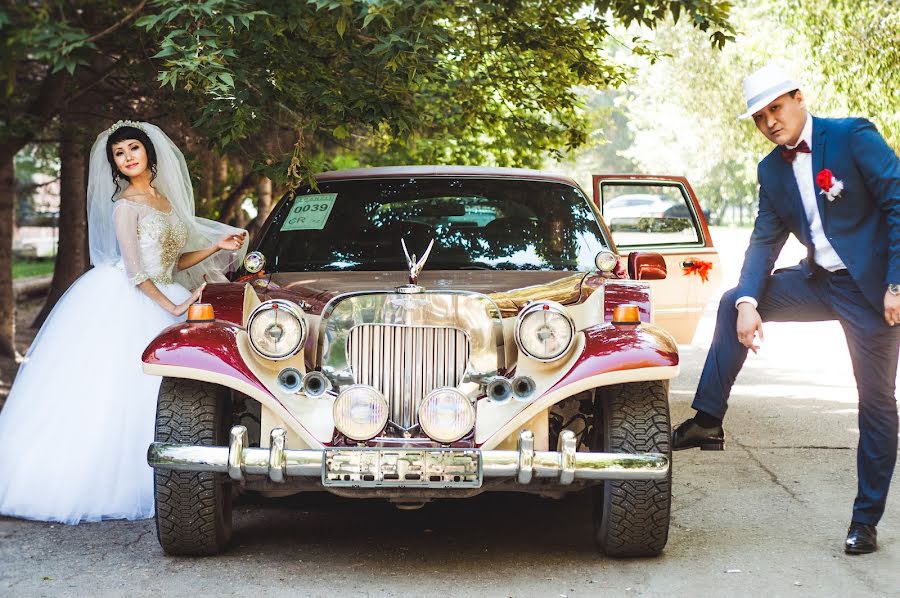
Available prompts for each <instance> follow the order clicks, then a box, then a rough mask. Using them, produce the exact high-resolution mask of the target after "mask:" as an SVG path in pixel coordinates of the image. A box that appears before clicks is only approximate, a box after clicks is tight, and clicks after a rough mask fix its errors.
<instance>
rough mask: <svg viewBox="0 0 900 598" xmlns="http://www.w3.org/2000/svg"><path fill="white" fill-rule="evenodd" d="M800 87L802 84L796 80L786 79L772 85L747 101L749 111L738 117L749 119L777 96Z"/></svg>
mask: <svg viewBox="0 0 900 598" xmlns="http://www.w3.org/2000/svg"><path fill="white" fill-rule="evenodd" d="M795 89H800V86H799V85H798V84H797V83H796V82H794V81H784V82H782V83H780V84H778V85H776V86H775V87H771V88H769V89H767V90H765V91H763V92H762V93H759V94H757V95H755V96H754V97H753V98H751V99H750V101H749V102H747V111H746V112H744V113H743V114H741V115H740V116H738V119H747V118H750V117H751V116H753V115H754V114H756V113H757V112H759V111H760V110H762V109H763V108H765V107H766V106H768V105H769V104H771V103H772V100H774V99H775V98H778V97H781V96H783V95H784V94H786V93H788V92H790V91H794V90H795Z"/></svg>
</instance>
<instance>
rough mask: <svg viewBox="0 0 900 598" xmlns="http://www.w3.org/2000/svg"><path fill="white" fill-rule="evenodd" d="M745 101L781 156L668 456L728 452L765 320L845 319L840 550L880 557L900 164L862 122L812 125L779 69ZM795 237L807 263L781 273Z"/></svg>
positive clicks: (889, 467)
mask: <svg viewBox="0 0 900 598" xmlns="http://www.w3.org/2000/svg"><path fill="white" fill-rule="evenodd" d="M744 95H745V96H746V100H747V112H746V113H745V114H743V115H742V116H741V118H748V117H753V121H754V122H755V123H756V128H758V129H759V131H760V132H761V133H762V134H763V135H765V137H766V138H767V139H768V140H769V141H771V142H772V143H774V144H775V145H776V146H777V147H775V149H773V150H772V152H771V153H769V155H767V156H766V157H765V158H763V160H762V161H761V162H760V163H759V167H758V177H759V212H758V215H757V217H756V223H755V224H754V226H753V234H752V235H751V237H750V246H749V247H748V248H747V253H746V255H745V257H744V266H743V268H742V269H741V276H740V280H739V282H738V286H737V287H736V288H734V289H732V290H730V291H728V292H727V293H725V294H724V296H723V297H722V301H721V303H720V304H719V311H718V315H717V319H716V330H715V333H714V335H713V341H712V345H711V346H710V349H709V354H708V355H707V358H706V365H705V366H704V367H703V373H702V375H701V376H700V383H699V385H698V387H697V393H696V395H695V396H694V403H693V407H694V409H696V410H697V414H696V415H695V416H694V417H693V418H692V419H689V420H687V421H685V422H684V423H682V424H681V425H680V426H678V427H677V428H676V429H675V431H674V433H673V438H672V448H673V449H674V450H682V449H687V448H695V447H700V449H701V450H722V449H723V448H724V446H725V433H724V431H723V429H722V418H723V417H724V416H725V410H726V409H727V407H728V396H729V394H730V393H731V387H732V385H733V384H734V380H735V378H736V377H737V375H738V372H740V370H741V367H742V366H743V363H744V360H745V359H746V357H747V351H748V350H750V351H753V352H754V353H755V352H756V350H757V349H758V348H759V347H758V346H757V345H756V342H755V341H756V338H755V337H756V334H759V338H760V339H761V338H762V337H763V331H762V322H763V321H781V322H784V321H792V322H801V321H802V322H811V321H820V320H837V321H839V322H840V323H841V326H842V327H843V329H844V334H845V335H846V338H847V346H848V348H849V349H850V359H851V361H852V363H853V372H854V375H855V376H856V386H857V389H858V391H859V447H858V449H857V476H858V491H857V495H856V501H855V502H854V505H853V517H852V520H851V523H850V529H849V531H848V533H847V540H846V542H845V544H844V549H845V551H846V552H847V553H851V554H862V553H868V552H872V551H874V550H875V549H876V547H877V544H876V531H875V526H876V525H877V524H878V521H879V519H881V515H882V514H883V513H884V506H885V501H886V499H887V493H888V487H889V486H890V483H891V475H892V474H893V471H894V462H895V461H896V457H897V427H898V426H897V401H896V398H895V396H894V381H895V378H896V374H897V356H898V347H900V326H898V325H897V324H900V160H898V158H897V155H896V154H895V153H894V152H893V150H891V148H890V147H888V145H887V143H885V141H884V139H883V138H882V137H881V135H880V134H879V133H878V131H877V130H876V129H875V127H874V126H873V125H872V123H870V122H869V121H867V120H865V119H862V118H844V119H830V118H829V119H826V118H816V117H812V116H810V115H809V113H808V112H807V109H806V103H805V102H804V99H803V93H802V92H801V91H800V90H799V85H798V84H797V83H795V82H794V81H793V80H791V78H790V77H789V76H788V75H787V73H785V72H784V71H782V70H781V69H778V68H776V67H772V66H767V67H764V68H762V69H760V70H758V71H756V72H755V73H753V74H752V75H750V76H749V77H747V78H746V79H745V80H744ZM789 233H793V234H794V235H795V236H796V237H797V238H798V239H799V240H800V242H801V243H803V245H805V246H806V250H807V257H806V259H804V260H803V261H801V262H800V264H799V265H797V266H794V267H791V268H786V269H783V270H778V271H776V272H774V273H773V272H772V266H773V264H774V263H775V260H776V258H777V257H778V254H779V253H780V251H781V248H782V246H783V245H784V242H785V240H786V239H787V237H788V234H789Z"/></svg>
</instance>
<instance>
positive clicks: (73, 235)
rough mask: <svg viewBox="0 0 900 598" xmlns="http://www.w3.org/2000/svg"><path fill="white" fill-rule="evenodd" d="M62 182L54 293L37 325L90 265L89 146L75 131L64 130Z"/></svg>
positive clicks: (61, 148) (35, 320)
mask: <svg viewBox="0 0 900 598" xmlns="http://www.w3.org/2000/svg"><path fill="white" fill-rule="evenodd" d="M59 159H60V164H61V169H60V185H59V195H60V198H59V244H58V245H57V253H56V267H55V268H54V270H53V282H51V283H50V294H49V295H48V296H47V302H46V303H44V307H43V309H41V312H40V313H39V314H38V315H37V317H36V318H35V319H34V322H33V323H32V324H31V325H32V326H33V327H35V328H37V327H38V326H40V325H41V324H43V323H44V320H46V319H47V316H48V315H49V314H50V310H52V309H53V306H54V305H56V302H57V301H59V298H60V297H62V295H63V293H65V292H66V289H68V288H69V287H70V286H71V285H72V283H73V282H75V279H77V278H78V277H79V276H81V275H82V274H84V271H85V270H87V267H88V252H87V251H85V245H86V243H85V237H86V232H87V192H86V189H87V185H86V184H85V180H84V179H85V176H84V168H85V162H86V159H85V148H84V146H83V144H82V143H81V140H80V139H78V138H76V137H75V136H74V135H73V133H72V132H70V131H67V130H64V131H63V139H62V142H61V143H60V144H59Z"/></svg>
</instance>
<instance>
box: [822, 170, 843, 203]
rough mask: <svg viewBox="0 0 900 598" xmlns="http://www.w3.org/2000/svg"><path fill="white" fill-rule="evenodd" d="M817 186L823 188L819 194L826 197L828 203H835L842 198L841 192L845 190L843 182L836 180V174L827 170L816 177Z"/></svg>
mask: <svg viewBox="0 0 900 598" xmlns="http://www.w3.org/2000/svg"><path fill="white" fill-rule="evenodd" d="M816 185H818V186H819V187H821V188H822V190H821V191H819V193H821V194H822V195H824V196H825V198H826V199H827V200H828V201H834V200H835V199H837V198H838V197H840V196H841V191H843V190H844V183H843V181H840V180H838V179H836V178H834V173H832V172H831V171H830V170H828V169H827V168H823V169H822V170H820V171H819V174H817V175H816Z"/></svg>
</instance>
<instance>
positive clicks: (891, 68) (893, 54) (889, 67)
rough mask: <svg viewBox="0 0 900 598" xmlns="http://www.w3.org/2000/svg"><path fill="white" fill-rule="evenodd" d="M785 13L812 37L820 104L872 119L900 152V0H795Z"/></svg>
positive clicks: (812, 71)
mask: <svg viewBox="0 0 900 598" xmlns="http://www.w3.org/2000/svg"><path fill="white" fill-rule="evenodd" d="M781 14H782V17H783V19H784V20H785V22H787V23H789V24H790V25H791V26H792V27H794V28H795V29H796V30H797V31H798V32H801V35H803V36H804V37H805V38H806V39H807V40H808V48H809V59H810V64H811V68H810V75H811V77H812V78H813V80H812V83H813V84H815V85H817V86H818V87H819V88H820V90H821V92H820V94H819V99H820V100H821V104H822V107H823V108H825V109H828V110H832V111H834V112H835V113H836V114H837V113H844V114H853V115H860V116H867V117H869V118H871V119H872V120H873V121H874V122H875V123H876V125H878V127H879V130H880V131H881V133H882V135H884V137H885V139H887V141H888V143H889V144H891V146H893V148H894V149H895V150H896V151H900V85H898V73H900V4H898V3H897V2H891V1H885V0H829V1H828V3H827V5H826V6H823V3H822V2H821V0H791V1H790V2H786V3H784V4H783V5H782V8H781Z"/></svg>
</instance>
